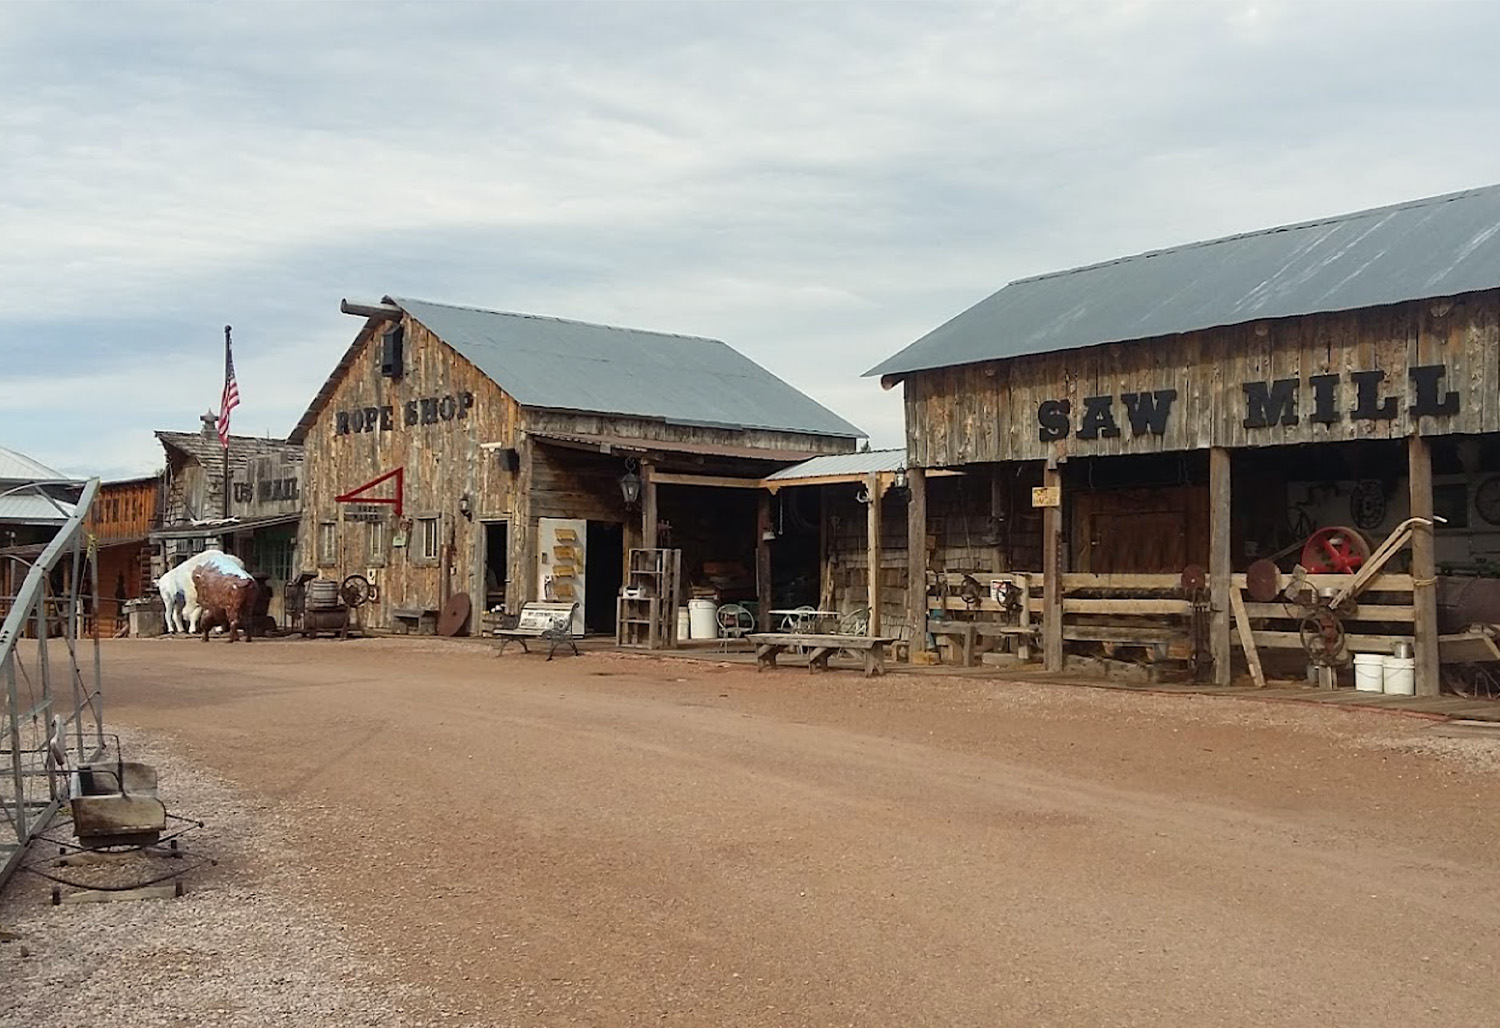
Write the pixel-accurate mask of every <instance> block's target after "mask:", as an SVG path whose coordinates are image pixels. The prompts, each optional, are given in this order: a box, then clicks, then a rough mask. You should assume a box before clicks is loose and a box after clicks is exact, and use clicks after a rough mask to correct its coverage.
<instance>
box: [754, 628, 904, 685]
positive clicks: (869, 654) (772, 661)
mask: <svg viewBox="0 0 1500 1028" xmlns="http://www.w3.org/2000/svg"><path fill="white" fill-rule="evenodd" d="M745 638H747V639H749V640H750V641H751V642H752V643H754V644H755V669H756V670H757V671H763V670H765V669H766V668H768V667H775V666H776V658H777V656H778V655H780V654H781V653H782V652H783V651H785V650H787V649H789V648H791V647H794V646H795V647H799V648H801V649H805V650H807V651H808V652H807V670H808V671H810V672H814V673H816V672H819V671H827V670H828V658H829V657H831V656H833V655H834V654H835V653H837V652H839V651H840V650H851V651H859V652H861V653H863V654H864V658H865V677H866V678H873V677H875V676H876V675H883V674H885V648H886V647H887V646H889V645H890V644H891V643H893V642H895V641H896V637H895V636H888V635H840V634H838V633H836V632H835V633H819V632H752V633H750V634H749V635H747V636H746V637H745Z"/></svg>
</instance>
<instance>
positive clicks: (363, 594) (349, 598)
mask: <svg viewBox="0 0 1500 1028" xmlns="http://www.w3.org/2000/svg"><path fill="white" fill-rule="evenodd" d="M339 596H340V597H341V598H342V599H343V601H344V602H345V603H346V604H348V605H349V606H351V607H363V606H364V605H365V604H366V603H368V602H369V601H370V580H369V579H368V578H366V577H365V576H364V575H350V576H349V577H348V578H346V579H344V581H343V584H342V585H340V586H339Z"/></svg>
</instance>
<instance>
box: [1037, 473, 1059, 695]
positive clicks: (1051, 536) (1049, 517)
mask: <svg viewBox="0 0 1500 1028" xmlns="http://www.w3.org/2000/svg"><path fill="white" fill-rule="evenodd" d="M1042 485H1043V486H1045V487H1047V488H1049V489H1056V490H1057V492H1058V502H1057V505H1056V506H1051V507H1044V508H1043V509H1042V565H1043V566H1042V610H1043V615H1042V666H1043V667H1044V668H1046V669H1047V670H1048V671H1061V670H1062V666H1063V584H1062V575H1063V553H1064V550H1063V540H1062V526H1063V509H1062V472H1061V471H1059V470H1058V469H1057V468H1056V467H1049V468H1047V469H1046V470H1045V471H1043V472H1042Z"/></svg>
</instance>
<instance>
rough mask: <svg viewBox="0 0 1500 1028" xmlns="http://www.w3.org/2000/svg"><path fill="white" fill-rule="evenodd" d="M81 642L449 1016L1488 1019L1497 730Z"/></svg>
mask: <svg viewBox="0 0 1500 1028" xmlns="http://www.w3.org/2000/svg"><path fill="white" fill-rule="evenodd" d="M105 660H106V669H107V673H108V688H109V698H108V708H109V709H108V716H109V719H110V720H111V722H112V723H116V724H123V725H127V726H130V728H131V730H132V731H133V732H136V733H138V737H139V738H143V739H149V740H151V741H152V744H153V745H160V746H163V747H166V748H168V749H170V751H171V752H172V753H173V754H174V757H175V759H178V760H181V761H184V762H186V763H188V764H191V765H192V766H193V767H195V768H201V769H202V770H203V771H204V772H206V773H210V774H212V775H214V776H218V777H220V778H222V780H223V781H224V782H226V783H227V785H226V787H227V788H232V789H234V790H238V791H239V794H241V795H243V796H244V797H245V802H246V804H247V805H249V806H251V807H253V808H254V809H256V810H257V811H261V812H263V814H264V816H265V817H266V818H268V819H270V821H271V822H274V824H275V825H276V826H277V831H281V832H284V833H286V834H287V835H288V837H289V845H288V846H284V847H283V846H277V847H276V848H274V849H271V850H269V851H267V852H264V853H262V854H260V856H259V858H258V859H263V860H266V861H270V862H272V863H275V864H276V865H277V866H276V867H275V868H274V869H273V870H274V872H275V874H277V875H281V876H283V877H287V878H288V880H291V878H295V884H294V885H293V886H290V888H292V889H293V891H294V894H295V895H297V896H299V897H300V899H299V900H298V901H299V902H302V903H305V904H306V905H307V909H308V910H309V912H310V916H311V914H312V913H314V912H315V913H316V916H317V917H319V918H326V919H328V922H329V923H330V924H333V925H335V926H338V927H341V928H344V929H346V930H347V932H348V937H349V939H350V940H352V942H351V945H353V946H355V947H356V948H357V949H358V950H359V952H361V953H365V954H369V955H370V959H371V960H374V961H375V962H376V963H377V964H378V965H379V966H382V967H385V968H386V970H385V971H384V972H383V973H385V974H387V975H389V976H390V978H391V980H392V981H393V982H399V983H400V984H401V986H402V987H403V988H410V989H415V990H418V991H419V992H420V994H421V995H423V996H430V997H435V998H434V999H432V1000H431V1003H430V1006H431V1009H433V1010H439V1009H441V1010H448V1011H452V1012H453V1014H452V1016H454V1017H459V1016H462V1019H463V1020H465V1021H468V1022H471V1023H475V1024H495V1025H511V1024H525V1025H571V1024H589V1025H600V1026H620V1025H646V1024H650V1025H658V1024H668V1025H670V1024H680V1025H735V1026H758V1025H820V1026H821V1025H830V1026H832V1025H862V1026H887V1025H889V1026H904V1028H909V1026H915V1025H943V1026H954V1025H974V1026H981V1025H982V1026H994V1025H1027V1026H1030V1025H1058V1026H1062V1025H1067V1026H1079V1025H1142V1026H1146V1025H1150V1026H1154V1028H1165V1026H1176V1025H1182V1026H1192V1028H1202V1026H1204V1025H1246V1026H1250V1025H1254V1026H1257V1028H1273V1026H1281V1025H1313V1024H1320V1025H1328V1024H1340V1025H1363V1026H1373V1025H1402V1026H1416V1025H1444V1026H1451V1025H1455V1024H1493V1023H1495V1021H1496V1019H1497V1017H1500V1013H1497V1011H1500V1001H1497V998H1496V997H1497V996H1500V890H1497V889H1496V888H1495V883H1496V881H1497V871H1500V830H1497V829H1500V802H1497V798H1500V742H1494V741H1491V739H1489V738H1484V737H1479V738H1445V737H1441V736H1440V735H1439V733H1436V732H1434V731H1432V723H1431V722H1429V721H1425V720H1420V719H1416V718H1409V717H1399V716H1392V715H1388V714H1373V713H1363V712H1350V711H1344V710H1331V709H1325V708H1321V707H1311V706H1301V705H1292V704H1269V703H1260V702H1254V701H1247V700H1235V699H1225V698H1211V697H1192V696H1160V695H1153V694H1139V693H1127V692H1118V691H1106V690H1096V689H1083V688H1074V687H1068V686H1059V685H1037V684H1015V683H1006V682H1003V681H996V680H981V679H972V678H964V679H959V678H944V677H936V676H928V675H923V676H905V675H902V676H894V675H893V676H889V677H887V678H886V679H883V680H877V681H873V682H872V681H866V680H864V679H861V678H859V677H857V676H856V675H853V674H851V673H837V672H836V673H832V674H828V675H822V676H816V677H814V676H809V675H808V674H806V672H805V671H802V670H800V669H787V670H783V671H779V672H776V673H771V674H762V675H757V674H755V673H754V671H753V670H751V669H748V668H744V667H741V666H728V665H716V664H714V663H702V662H696V661H685V660H677V659H657V658H650V657H637V656H625V655H617V654H592V653H591V654H586V655H584V656H582V657H578V658H558V659H557V660H555V661H553V662H551V663H547V662H544V661H543V660H542V658H541V657H539V656H534V655H533V656H526V655H522V654H519V653H516V654H510V653H507V655H506V656H505V657H504V658H500V659H497V658H495V657H494V656H492V655H491V651H489V650H488V649H486V648H483V647H480V646H477V645H475V644H473V643H462V642H449V641H444V640H413V639H388V640H386V639H379V640H359V641H350V642H347V643H337V642H333V641H321V642H307V641H301V640H297V641H270V640H262V641H258V642H256V643H255V644H253V645H251V646H245V645H242V644H236V645H234V646H232V647H231V646H227V645H226V644H224V643H222V642H221V641H217V640H216V641H215V642H213V643H211V644H208V645H204V644H202V643H198V642H182V641H171V640H141V641H130V640H126V641H121V642H117V643H111V644H108V646H107V647H106V652H105ZM163 791H164V792H165V793H168V794H170V791H171V782H170V781H169V780H164V782H163ZM211 836H212V830H210V832H209V833H207V838H211ZM267 873H270V870H268V872H267ZM212 887H213V882H212V880H210V881H208V882H206V883H204V884H203V885H202V886H200V888H203V889H211V888H212ZM113 906H117V907H118V906H126V904H115V905H113ZM0 956H3V953H0ZM424 1002H427V1001H426V1000H424ZM460 1012H461V1015H460ZM265 1023H271V1022H269V1021H267V1022H265ZM277 1023H279V1022H277ZM300 1023H304V1024H318V1023H324V1022H323V1021H320V1020H319V1019H318V1018H317V1017H315V1016H314V1017H310V1018H308V1019H306V1020H303V1021H301V1022H300ZM327 1023H339V1022H338V1021H337V1019H334V1020H330V1021H328V1022H327ZM443 1023H448V1022H446V1021H444V1022H443ZM455 1023H457V1022H455Z"/></svg>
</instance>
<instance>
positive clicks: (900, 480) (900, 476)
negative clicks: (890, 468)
mask: <svg viewBox="0 0 1500 1028" xmlns="http://www.w3.org/2000/svg"><path fill="white" fill-rule="evenodd" d="M891 485H893V486H895V487H896V488H897V489H905V488H906V465H905V464H903V465H901V466H900V467H899V468H897V469H896V474H895V475H894V476H893V477H892V478H891Z"/></svg>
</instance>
